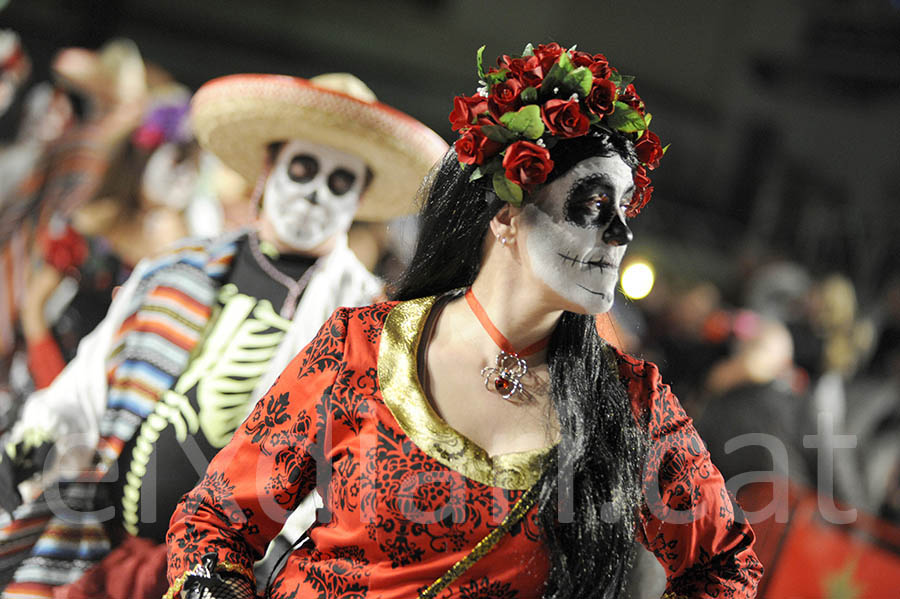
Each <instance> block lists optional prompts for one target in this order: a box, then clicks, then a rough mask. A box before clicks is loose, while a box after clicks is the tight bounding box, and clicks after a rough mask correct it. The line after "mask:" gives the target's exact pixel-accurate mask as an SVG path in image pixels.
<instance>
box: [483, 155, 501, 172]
mask: <svg viewBox="0 0 900 599" xmlns="http://www.w3.org/2000/svg"><path fill="white" fill-rule="evenodd" d="M501 169H503V157H502V156H499V155H497V156H494V157H493V158H491V159H490V160H488V162H487V164H485V165H483V166H482V167H481V172H483V173H484V174H485V175H493V174H494V173H496V172H497V171H499V170H501Z"/></svg>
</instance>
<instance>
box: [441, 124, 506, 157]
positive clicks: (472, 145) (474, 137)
mask: <svg viewBox="0 0 900 599" xmlns="http://www.w3.org/2000/svg"><path fill="white" fill-rule="evenodd" d="M453 147H454V148H455V149H456V156H457V158H459V161H460V162H462V163H463V164H484V163H485V161H486V160H487V159H488V158H490V157H491V156H493V155H494V154H496V153H497V152H499V151H500V148H502V147H503V145H502V144H498V143H497V142H495V141H491V140H490V139H488V138H487V137H486V136H485V135H484V133H482V132H481V127H472V128H471V129H469V130H468V131H466V132H465V133H463V134H462V136H461V137H460V138H459V139H457V140H456V143H454V144H453Z"/></svg>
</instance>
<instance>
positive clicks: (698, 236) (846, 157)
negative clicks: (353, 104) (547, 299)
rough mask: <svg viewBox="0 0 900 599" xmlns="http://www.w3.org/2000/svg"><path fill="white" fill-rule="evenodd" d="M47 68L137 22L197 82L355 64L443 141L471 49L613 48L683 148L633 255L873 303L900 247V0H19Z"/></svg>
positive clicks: (657, 178)
mask: <svg viewBox="0 0 900 599" xmlns="http://www.w3.org/2000/svg"><path fill="white" fill-rule="evenodd" d="M0 27H4V28H11V29H14V30H16V31H17V32H19V34H20V35H21V36H22V39H23V43H24V45H25V47H26V49H27V51H28V52H29V54H30V55H31V56H32V59H33V62H34V65H35V73H34V76H33V81H34V80H40V79H43V78H47V77H48V76H49V75H48V70H47V65H48V64H49V61H50V59H51V58H52V56H53V54H54V53H55V52H56V50H57V49H59V48H61V47H65V46H84V47H88V48H97V47H99V46H100V45H101V44H102V43H103V42H105V41H107V40H108V39H110V38H112V37H128V38H131V39H133V40H134V41H135V42H136V43H137V44H138V46H139V48H140V49H141V51H142V53H143V54H144V57H145V59H146V60H148V61H152V62H155V63H157V64H159V65H161V66H162V67H164V68H165V69H167V70H168V71H170V72H171V73H172V74H173V75H174V76H175V78H176V79H178V80H179V81H181V82H183V83H185V84H187V85H188V86H190V87H191V88H196V87H197V86H198V85H200V84H202V83H203V82H204V81H206V80H208V79H210V78H213V77H216V76H219V75H225V74H230V73H235V72H273V73H286V74H292V75H298V76H301V77H309V76H313V75H316V74H319V73H322V72H329V71H350V72H353V73H354V74H356V75H358V76H359V77H360V78H362V79H363V80H364V81H365V82H366V83H367V84H368V85H369V86H370V87H371V88H372V89H373V90H374V91H375V93H376V94H377V95H378V96H379V99H380V100H382V101H383V102H386V103H388V104H391V105H394V106H396V107H398V108H400V109H401V110H404V111H406V112H408V113H410V114H412V115H413V116H415V117H417V118H419V119H421V120H422V121H424V122H426V123H427V124H428V125H430V126H431V127H432V128H434V129H435V130H436V131H438V133H440V134H441V135H443V136H444V137H445V138H446V139H447V140H448V141H452V140H453V135H452V132H451V131H450V127H449V123H448V121H447V114H448V113H449V111H450V108H451V98H452V97H453V96H454V95H457V94H463V93H465V94H470V93H473V92H474V89H475V86H476V75H475V63H474V55H475V50H476V49H477V48H478V47H479V46H480V45H482V44H486V45H487V50H486V51H485V56H486V57H488V56H489V57H491V60H493V57H496V56H497V55H498V54H500V53H518V52H520V51H521V49H522V47H523V46H524V44H525V43H526V42H529V41H530V42H533V43H535V44H537V43H541V42H549V41H557V42H559V43H561V44H563V45H566V46H570V45H572V44H576V43H577V44H578V47H579V48H580V49H582V50H586V51H590V52H602V53H604V54H606V55H607V56H608V57H609V59H610V62H611V63H612V64H613V65H614V66H616V67H617V68H618V69H619V70H620V71H621V72H623V73H626V74H633V75H636V76H637V80H636V82H635V83H636V87H637V89H638V91H639V93H640V94H641V95H642V96H643V98H644V100H645V101H646V103H647V106H648V108H649V110H650V111H651V112H652V113H653V115H654V120H653V129H654V131H656V132H658V134H659V135H660V137H661V138H662V140H663V143H671V144H672V146H671V149H670V152H669V153H668V154H667V156H666V158H665V159H664V160H663V163H662V166H661V167H660V169H659V170H657V171H655V172H654V173H653V175H654V176H653V180H654V185H655V187H656V192H655V193H654V200H653V204H652V205H651V208H650V209H649V210H647V211H646V212H645V213H644V214H643V215H642V216H641V217H640V218H639V219H638V220H637V221H636V223H635V230H636V234H637V239H636V241H635V243H634V244H633V246H632V250H631V253H632V254H641V255H644V256H646V257H649V258H650V259H651V260H652V261H653V262H654V263H655V264H656V265H657V266H658V267H659V268H660V269H661V270H662V271H664V272H667V273H669V275H670V276H680V277H684V278H687V279H692V278H693V279H699V278H709V279H712V280H713V281H715V282H716V283H718V284H719V285H720V286H721V287H722V288H723V289H724V290H725V291H726V293H732V294H736V293H737V292H738V290H739V289H740V284H741V282H742V279H743V277H744V276H745V275H746V273H747V269H748V268H749V265H751V264H758V263H759V262H760V261H765V260H768V259H772V258H775V257H788V258H790V259H793V260H795V261H797V262H800V263H801V264H804V265H805V266H806V267H807V268H809V269H810V271H811V272H812V273H813V274H814V275H816V276H820V275H824V274H826V273H829V272H842V273H844V274H847V275H849V276H850V277H851V278H852V279H853V281H854V282H855V284H856V286H857V291H858V293H859V295H860V300H861V302H862V304H863V306H864V307H865V306H866V305H872V304H874V303H877V300H878V296H879V292H880V290H882V289H883V288H884V286H885V284H886V282H887V280H888V279H889V277H891V276H893V275H895V274H896V273H897V272H898V265H900V241H898V240H900V209H898V196H900V151H898V148H900V111H898V108H900V0H858V1H845V0H791V1H788V2H785V1H784V0H778V1H776V0H759V1H755V2H746V1H732V0H727V1H717V2H709V1H703V2H700V1H697V0H689V1H680V2H670V1H653V2H626V1H623V0H620V1H613V0H594V1H589V2H584V1H569V2H562V1H554V2H550V1H547V0H545V1H543V2H536V1H533V0H518V1H516V2H507V1H493V0H376V1H373V0H332V1H330V2H302V1H297V0H266V1H257V2H240V1H237V0H215V1H213V0H155V1H152V2H151V1H139V0H106V1H104V0H62V1H51V0H12V2H10V3H9V5H8V6H7V7H6V8H5V9H3V10H2V11H0Z"/></svg>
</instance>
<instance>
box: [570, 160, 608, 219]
mask: <svg viewBox="0 0 900 599" xmlns="http://www.w3.org/2000/svg"><path fill="white" fill-rule="evenodd" d="M564 211H565V217H566V220H567V221H568V222H570V223H572V224H574V225H577V226H579V227H584V228H588V227H598V228H599V227H604V226H606V225H607V224H608V223H609V221H611V220H612V218H613V215H614V214H615V206H614V205H613V201H612V200H611V199H610V197H609V184H608V183H607V181H606V177H604V176H603V175H602V174H599V173H598V174H595V175H590V176H587V177H585V178H583V179H580V180H579V181H578V182H577V183H576V184H575V185H573V186H572V189H571V190H570V191H569V194H568V196H567V197H566V203H565V208H564Z"/></svg>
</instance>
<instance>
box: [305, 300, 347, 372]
mask: <svg viewBox="0 0 900 599" xmlns="http://www.w3.org/2000/svg"><path fill="white" fill-rule="evenodd" d="M346 333H347V309H346V308H340V309H338V310H337V311H335V313H334V314H333V315H332V317H331V318H330V319H328V321H326V322H325V324H323V325H322V328H321V329H319V333H318V334H317V335H316V336H315V337H314V338H313V340H312V341H310V342H309V344H308V345H307V346H306V349H305V350H303V360H302V362H301V365H300V369H299V371H298V373H297V380H298V381H301V380H303V378H304V377H307V376H310V375H312V374H318V373H320V372H325V371H329V370H330V371H334V372H337V371H338V370H340V367H341V363H342V362H343V360H344V337H345V335H346Z"/></svg>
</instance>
